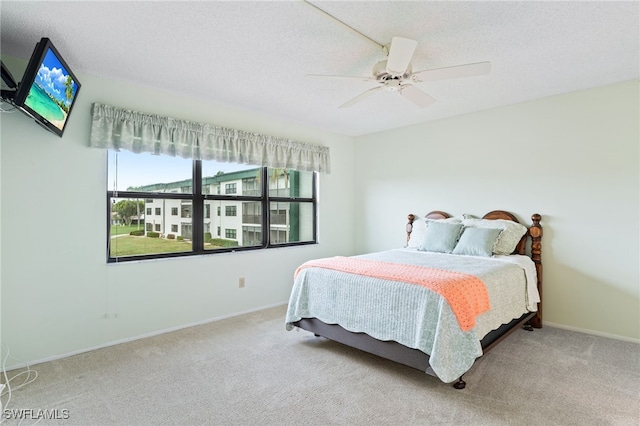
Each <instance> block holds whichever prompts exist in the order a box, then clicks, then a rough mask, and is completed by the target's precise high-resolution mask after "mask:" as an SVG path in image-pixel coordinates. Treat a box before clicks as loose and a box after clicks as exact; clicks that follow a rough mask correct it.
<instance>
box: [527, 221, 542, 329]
mask: <svg viewBox="0 0 640 426" xmlns="http://www.w3.org/2000/svg"><path fill="white" fill-rule="evenodd" d="M540 219H541V217H540V215H539V214H538V213H534V214H533V215H532V216H531V220H532V221H533V225H531V227H530V228H529V235H531V259H532V260H533V263H534V264H535V265H536V274H537V275H538V293H540V303H538V313H537V314H536V316H535V317H533V318H531V325H532V326H533V327H535V328H542V257H541V255H542V243H541V240H542V226H541V225H540Z"/></svg>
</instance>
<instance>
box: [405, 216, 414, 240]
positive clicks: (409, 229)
mask: <svg viewBox="0 0 640 426" xmlns="http://www.w3.org/2000/svg"><path fill="white" fill-rule="evenodd" d="M407 219H408V220H409V223H407V245H409V238H411V231H413V221H414V220H416V216H415V215H414V214H411V213H409V215H408V216H407Z"/></svg>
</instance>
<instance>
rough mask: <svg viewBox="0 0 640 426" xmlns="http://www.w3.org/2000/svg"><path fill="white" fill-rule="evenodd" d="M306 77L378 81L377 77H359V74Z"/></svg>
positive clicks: (313, 75)
mask: <svg viewBox="0 0 640 426" xmlns="http://www.w3.org/2000/svg"><path fill="white" fill-rule="evenodd" d="M305 77H310V78H339V79H348V80H361V81H378V80H376V79H375V78H371V77H359V76H352V75H324V74H307V75H306V76H305Z"/></svg>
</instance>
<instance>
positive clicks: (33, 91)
mask: <svg viewBox="0 0 640 426" xmlns="http://www.w3.org/2000/svg"><path fill="white" fill-rule="evenodd" d="M79 91H80V82H79V81H78V79H77V77H76V76H75V74H74V73H73V71H71V69H70V68H69V66H68V65H67V63H66V62H65V60H64V59H63V58H62V56H61V55H60V53H59V52H58V50H57V49H56V48H55V47H54V45H53V43H51V40H49V39H48V38H46V37H45V38H42V39H41V40H40V41H39V42H38V44H36V47H35V49H34V50H33V53H32V54H31V59H30V60H29V63H28V64H27V69H26V70H25V72H24V75H23V76H22V81H21V82H20V84H19V85H18V89H17V91H16V92H15V97H14V98H13V101H12V102H13V104H14V105H15V106H17V107H18V108H20V109H21V110H22V111H23V112H25V113H26V114H28V115H29V116H31V117H33V119H34V120H35V121H36V122H37V123H38V124H40V125H42V126H43V127H44V128H45V129H47V130H49V131H51V132H53V133H55V134H56V135H58V136H60V137H62V134H63V133H64V129H65V128H66V126H67V123H68V121H69V116H70V115H71V111H72V110H73V106H74V105H75V103H76V99H77V98H78V92H79Z"/></svg>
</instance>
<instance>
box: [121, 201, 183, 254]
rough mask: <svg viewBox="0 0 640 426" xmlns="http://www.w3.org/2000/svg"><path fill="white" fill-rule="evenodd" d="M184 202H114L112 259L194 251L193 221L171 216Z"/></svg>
mask: <svg viewBox="0 0 640 426" xmlns="http://www.w3.org/2000/svg"><path fill="white" fill-rule="evenodd" d="M181 202H183V203H184V201H183V200H162V199H159V200H158V199H154V200H144V199H134V198H113V199H112V200H111V226H110V230H109V254H110V256H111V257H114V258H118V257H126V256H137V255H149V254H159V253H178V252H187V251H191V250H192V245H191V219H190V218H189V219H184V218H180V217H178V216H173V215H171V214H170V212H171V210H172V208H174V206H176V207H177V206H179V205H180V203H181ZM188 203H189V204H190V203H191V202H190V201H189V202H188ZM157 212H159V213H160V214H156V213H157ZM163 212H167V213H166V214H164V213H163Z"/></svg>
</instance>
